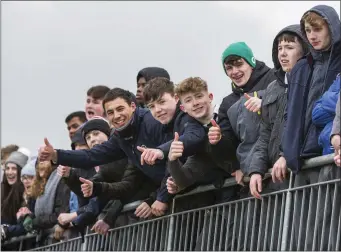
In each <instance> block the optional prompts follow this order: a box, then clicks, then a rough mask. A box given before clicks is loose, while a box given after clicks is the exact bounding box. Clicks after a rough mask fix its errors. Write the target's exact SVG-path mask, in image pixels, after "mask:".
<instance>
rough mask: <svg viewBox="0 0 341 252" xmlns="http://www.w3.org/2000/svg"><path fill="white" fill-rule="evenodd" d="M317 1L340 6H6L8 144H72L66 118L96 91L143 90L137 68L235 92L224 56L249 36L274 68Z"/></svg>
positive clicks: (4, 138) (4, 134)
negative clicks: (283, 37) (282, 41)
mask: <svg viewBox="0 0 341 252" xmlns="http://www.w3.org/2000/svg"><path fill="white" fill-rule="evenodd" d="M317 4H327V5H330V6H333V7H334V8H335V9H336V10H337V11H338V13H340V12H339V10H340V2H338V1H334V2H326V1H319V2H307V1H304V2H303V1H302V2H297V1H291V2H282V1H281V2H80V1H79V2H58V1H56V2H16V1H14V2H1V46H2V48H1V67H2V68H1V71H2V76H1V88H2V90H1V91H2V92H1V116H2V117H1V146H4V145H7V144H11V143H15V144H18V145H20V146H24V147H27V148H29V149H30V150H31V151H32V152H36V151H37V149H38V147H39V146H40V145H41V144H43V138H44V137H45V136H47V137H48V139H49V140H50V142H51V143H52V144H53V145H54V147H55V148H70V144H69V139H68V135H67V131H66V126H65V123H64V119H65V117H66V115H67V114H69V113H70V112H73V111H75V110H84V103H85V98H86V90H87V89H88V88H89V87H90V86H93V85H98V84H104V85H107V86H109V87H110V88H113V87H122V88H126V89H129V90H131V91H133V92H135V90H136V75H137V72H138V71H139V70H140V69H142V68H144V67H146V66H160V67H164V68H165V69H167V70H168V71H169V73H170V75H171V78H172V80H173V81H174V82H178V81H180V80H182V79H184V78H186V77H189V76H200V77H201V78H203V79H205V80H207V81H208V83H209V86H210V88H211V91H212V92H213V93H214V95H215V102H216V103H217V104H219V103H220V101H221V99H222V98H223V97H224V96H226V95H227V94H229V93H230V92H231V88H230V81H229V79H228V78H227V77H226V75H225V74H224V71H223V69H222V65H221V62H220V55H221V53H222V51H223V50H224V49H225V47H226V46H227V45H228V44H230V43H233V42H237V41H245V42H246V43H247V44H248V45H249V46H250V47H251V49H252V50H253V52H254V54H255V57H256V58H257V59H259V60H262V61H265V62H266V63H267V64H268V65H269V66H270V67H272V66H273V64H272V60H271V49H272V41H273V38H274V36H275V35H276V33H277V32H278V31H279V30H280V29H282V28H283V27H284V26H287V25H290V24H294V23H298V22H299V20H300V18H301V16H302V14H303V13H304V12H305V11H306V10H307V9H309V8H311V7H313V6H315V5H317Z"/></svg>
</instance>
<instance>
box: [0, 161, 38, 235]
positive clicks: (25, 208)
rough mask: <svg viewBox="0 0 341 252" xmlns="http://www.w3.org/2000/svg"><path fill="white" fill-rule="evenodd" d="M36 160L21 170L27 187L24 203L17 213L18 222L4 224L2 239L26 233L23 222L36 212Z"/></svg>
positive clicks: (22, 179) (22, 180)
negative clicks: (33, 185)
mask: <svg viewBox="0 0 341 252" xmlns="http://www.w3.org/2000/svg"><path fill="white" fill-rule="evenodd" d="M35 162H36V160H31V161H30V162H28V163H27V164H26V165H25V166H24V167H23V168H22V170H21V182H22V183H23V185H24V188H25V191H24V194H23V204H22V206H21V208H19V210H18V212H17V214H16V217H17V223H16V224H14V225H6V226H2V231H1V240H2V241H5V240H8V239H11V238H12V237H17V236H21V235H25V234H26V230H25V228H24V226H23V223H24V221H25V219H26V216H28V215H29V214H31V213H32V212H34V204H35V200H34V199H33V198H32V195H31V187H32V184H33V179H34V177H35V175H36V171H35Z"/></svg>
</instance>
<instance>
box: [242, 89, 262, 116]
mask: <svg viewBox="0 0 341 252" xmlns="http://www.w3.org/2000/svg"><path fill="white" fill-rule="evenodd" d="M244 97H245V98H246V99H247V101H246V102H245V103H244V106H245V107H246V109H247V110H249V111H251V112H258V111H260V108H261V106H262V100H261V99H259V98H258V97H251V96H250V95H248V94H247V93H245V94H244Z"/></svg>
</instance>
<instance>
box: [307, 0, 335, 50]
mask: <svg viewBox="0 0 341 252" xmlns="http://www.w3.org/2000/svg"><path fill="white" fill-rule="evenodd" d="M309 11H310V12H315V13H317V14H319V15H320V16H321V17H323V18H324V20H326V22H327V24H328V27H329V31H330V32H331V43H332V45H331V50H333V48H334V47H335V45H336V44H339V43H340V40H341V31H340V29H341V22H340V17H339V15H338V14H337V12H336V11H335V10H334V8H332V7H330V6H328V5H317V6H315V7H313V8H311V9H310V10H308V11H306V12H305V13H304V14H303V15H302V17H303V16H304V15H305V14H306V13H307V12H309ZM300 24H301V32H302V34H303V35H304V37H305V38H306V40H308V39H307V36H306V34H305V29H304V21H303V20H302V19H301V22H300ZM310 47H311V51H312V54H313V56H314V55H316V54H317V53H318V52H317V51H315V50H314V49H313V47H312V46H311V45H310Z"/></svg>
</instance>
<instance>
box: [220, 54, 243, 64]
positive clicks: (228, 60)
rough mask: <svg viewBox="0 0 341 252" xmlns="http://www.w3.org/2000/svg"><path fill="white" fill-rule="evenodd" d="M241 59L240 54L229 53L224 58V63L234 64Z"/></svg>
mask: <svg viewBox="0 0 341 252" xmlns="http://www.w3.org/2000/svg"><path fill="white" fill-rule="evenodd" d="M241 59H242V57H240V56H237V55H230V56H228V57H227V58H226V59H225V60H224V64H226V65H232V66H234V65H235V64H236V63H237V62H238V61H240V60H241Z"/></svg>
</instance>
